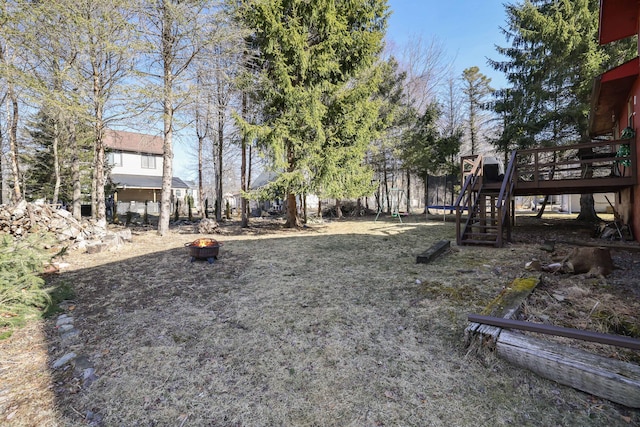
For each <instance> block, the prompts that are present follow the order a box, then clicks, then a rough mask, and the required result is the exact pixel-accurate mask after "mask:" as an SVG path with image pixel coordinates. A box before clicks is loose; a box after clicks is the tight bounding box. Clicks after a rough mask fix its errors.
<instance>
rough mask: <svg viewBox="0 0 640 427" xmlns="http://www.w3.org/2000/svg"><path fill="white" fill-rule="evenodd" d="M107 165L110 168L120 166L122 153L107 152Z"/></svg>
mask: <svg viewBox="0 0 640 427" xmlns="http://www.w3.org/2000/svg"><path fill="white" fill-rule="evenodd" d="M107 163H108V164H109V165H111V166H122V152H121V151H110V152H108V153H107Z"/></svg>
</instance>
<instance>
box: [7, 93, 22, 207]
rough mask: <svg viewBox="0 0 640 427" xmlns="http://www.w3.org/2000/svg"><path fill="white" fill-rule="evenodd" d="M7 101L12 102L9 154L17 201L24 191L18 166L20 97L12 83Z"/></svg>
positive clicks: (14, 193) (9, 120)
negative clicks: (21, 186) (21, 187)
mask: <svg viewBox="0 0 640 427" xmlns="http://www.w3.org/2000/svg"><path fill="white" fill-rule="evenodd" d="M7 94H8V95H9V96H8V98H7V103H9V101H10V102H11V107H12V108H11V118H8V120H7V121H8V122H9V123H10V124H9V156H10V160H11V178H12V179H13V193H12V199H13V201H14V202H15V203H17V202H19V201H20V200H22V191H21V189H20V168H19V166H18V117H19V116H18V114H19V109H18V97H17V96H16V93H15V91H14V90H13V85H12V84H10V85H9V86H8V88H7ZM8 115H9V106H8V105H7V116H8Z"/></svg>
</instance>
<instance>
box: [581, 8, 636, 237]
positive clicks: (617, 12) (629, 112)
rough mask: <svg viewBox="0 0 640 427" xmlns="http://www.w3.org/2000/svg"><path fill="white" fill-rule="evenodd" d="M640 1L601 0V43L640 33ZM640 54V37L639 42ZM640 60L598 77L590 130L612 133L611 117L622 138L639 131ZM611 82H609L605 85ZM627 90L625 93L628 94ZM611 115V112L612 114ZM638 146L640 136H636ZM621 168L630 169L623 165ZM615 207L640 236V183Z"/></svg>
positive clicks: (624, 192) (614, 131) (623, 193)
mask: <svg viewBox="0 0 640 427" xmlns="http://www.w3.org/2000/svg"><path fill="white" fill-rule="evenodd" d="M639 16H640V3H639V2H638V0H600V22H599V41H600V44H606V43H610V42H612V41H616V40H620V39H624V38H627V37H631V36H633V35H636V34H638V30H639V27H640V24H639ZM638 53H639V54H640V41H639V45H638ZM639 68H640V62H639V60H638V58H636V59H634V60H633V61H629V62H628V63H625V64H622V65H621V66H619V67H616V68H614V69H613V70H610V71H608V72H606V73H604V74H602V75H601V76H600V77H599V78H598V79H596V85H595V86H594V87H596V88H597V93H594V101H595V102H592V111H591V116H592V119H591V121H590V130H591V131H592V132H593V134H596V135H597V134H603V133H605V131H606V133H609V131H608V130H607V129H606V127H607V125H606V124H605V123H606V119H607V118H608V117H612V119H613V120H611V123H612V129H611V131H610V133H611V134H613V137H614V138H616V139H619V138H620V136H621V133H622V131H623V130H624V129H625V128H626V127H631V128H632V129H633V130H635V132H636V134H637V133H640V129H638V126H639V125H640V118H638V117H636V115H637V113H638V111H640V78H639V76H638V73H639V72H640V70H639ZM607 84H608V85H609V86H606V85H607ZM625 93H626V95H625ZM609 115H612V116H609ZM635 141H636V147H637V141H638V136H637V135H636V136H635ZM635 162H636V163H635V164H636V165H639V164H640V150H636V158H635ZM621 169H622V172H625V173H629V172H628V171H626V170H624V168H621ZM636 175H637V176H636V182H638V183H640V168H637V167H636ZM616 209H617V210H618V213H619V214H620V215H621V216H622V219H623V221H625V222H626V223H627V224H630V225H631V228H632V231H633V235H634V237H635V239H636V240H640V185H635V186H633V187H632V188H629V189H625V190H622V191H621V192H619V193H618V194H617V195H616Z"/></svg>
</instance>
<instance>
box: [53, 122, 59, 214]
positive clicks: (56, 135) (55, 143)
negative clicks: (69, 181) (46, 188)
mask: <svg viewBox="0 0 640 427" xmlns="http://www.w3.org/2000/svg"><path fill="white" fill-rule="evenodd" d="M59 144H60V125H59V120H58V118H55V119H54V123H53V144H52V147H51V148H52V150H53V176H54V180H55V182H54V185H53V203H58V200H59V198H60V156H59V154H58V146H59Z"/></svg>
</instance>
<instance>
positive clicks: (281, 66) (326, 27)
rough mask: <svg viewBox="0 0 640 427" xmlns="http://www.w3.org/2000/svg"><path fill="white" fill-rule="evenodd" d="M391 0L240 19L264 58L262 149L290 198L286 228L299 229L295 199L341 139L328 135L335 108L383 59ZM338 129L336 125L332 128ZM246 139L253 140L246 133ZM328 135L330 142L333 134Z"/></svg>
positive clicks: (295, 7)
mask: <svg viewBox="0 0 640 427" xmlns="http://www.w3.org/2000/svg"><path fill="white" fill-rule="evenodd" d="M386 15H387V6H386V2H385V1H384V0H354V1H349V2H343V1H339V2H335V1H329V0H257V1H243V2H241V4H240V7H239V17H240V18H241V20H242V22H243V23H244V24H245V26H246V27H247V28H250V29H252V31H253V35H252V40H251V41H252V44H253V45H254V46H256V47H257V48H258V50H259V55H258V58H257V61H256V63H257V64H256V65H257V66H258V67H259V68H260V70H261V73H262V82H261V84H260V87H259V91H260V95H261V96H262V99H264V114H263V116H264V117H263V118H264V124H263V125H260V126H258V127H257V128H256V129H254V130H253V131H254V132H255V131H256V130H257V133H258V134H259V136H260V142H261V143H262V144H264V146H265V147H266V148H267V149H268V152H269V154H270V158H271V161H272V164H273V167H274V169H276V170H279V171H280V170H282V171H283V173H282V174H280V175H279V177H278V179H277V181H278V182H277V185H278V186H280V187H281V188H284V189H285V192H286V194H287V197H286V201H287V224H286V225H287V226H288V227H296V226H299V225H300V220H299V218H298V213H297V207H296V194H302V193H303V192H304V189H305V188H306V187H307V186H308V185H309V182H310V179H309V178H312V174H313V173H314V168H315V167H316V166H317V165H318V164H321V161H319V160H318V158H317V156H318V155H321V154H322V150H323V144H326V143H327V141H328V140H329V144H331V140H332V138H334V136H333V135H332V134H331V130H330V129H326V128H325V125H326V124H327V122H328V121H329V122H331V121H332V120H331V119H327V115H329V116H331V113H330V111H329V109H330V106H329V105H328V104H330V103H331V100H337V99H338V98H339V97H340V95H339V92H340V91H341V90H345V89H347V88H348V85H350V84H356V83H357V80H356V79H354V77H356V76H358V75H359V73H361V72H362V71H363V70H365V69H367V68H368V67H370V66H371V65H372V64H373V63H374V61H375V59H376V57H377V54H378V53H379V52H380V49H381V46H382V38H383V36H384V30H385V26H386ZM333 122H334V123H335V122H336V121H335V120H333ZM244 131H245V132H250V131H251V130H250V129H249V127H248V126H246V124H245V126H244ZM328 132H329V134H328Z"/></svg>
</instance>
